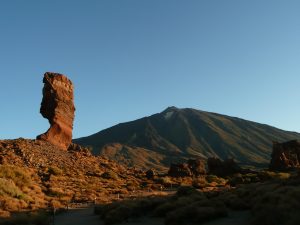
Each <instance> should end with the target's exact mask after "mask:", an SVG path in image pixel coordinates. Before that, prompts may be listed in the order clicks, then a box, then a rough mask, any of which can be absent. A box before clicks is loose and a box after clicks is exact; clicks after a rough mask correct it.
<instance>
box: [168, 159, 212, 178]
mask: <svg viewBox="0 0 300 225" xmlns="http://www.w3.org/2000/svg"><path fill="white" fill-rule="evenodd" d="M203 174H206V169H205V161H204V160H203V159H189V160H188V161H187V163H182V164H171V166H170V169H169V171H168V175H169V176H171V177H191V176H200V175H203Z"/></svg>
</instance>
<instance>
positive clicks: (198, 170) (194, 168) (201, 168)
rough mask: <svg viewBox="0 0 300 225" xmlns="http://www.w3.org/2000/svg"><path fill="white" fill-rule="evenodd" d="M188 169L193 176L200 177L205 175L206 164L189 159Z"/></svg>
mask: <svg viewBox="0 0 300 225" xmlns="http://www.w3.org/2000/svg"><path fill="white" fill-rule="evenodd" d="M187 164H188V167H189V168H190V170H191V172H192V174H193V175H195V176H200V175H204V174H206V168H205V167H206V162H205V160H203V159H200V158H199V159H189V160H188V162H187Z"/></svg>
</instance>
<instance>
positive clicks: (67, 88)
mask: <svg viewBox="0 0 300 225" xmlns="http://www.w3.org/2000/svg"><path fill="white" fill-rule="evenodd" d="M43 82H44V88H43V99H42V103H41V108H40V113H41V114H42V116H43V117H44V118H46V119H48V121H49V123H50V128H49V129H48V131H47V132H46V133H44V134H41V135H39V136H37V139H40V140H44V141H48V142H50V143H52V144H53V145H56V146H57V147H59V148H61V149H63V150H67V149H68V147H69V145H70V144H71V141H72V130H73V120H74V112H75V107H74V94H73V84H72V82H71V81H70V80H69V79H68V78H67V77H66V76H64V75H62V74H58V73H50V72H47V73H45V75H44V79H43Z"/></svg>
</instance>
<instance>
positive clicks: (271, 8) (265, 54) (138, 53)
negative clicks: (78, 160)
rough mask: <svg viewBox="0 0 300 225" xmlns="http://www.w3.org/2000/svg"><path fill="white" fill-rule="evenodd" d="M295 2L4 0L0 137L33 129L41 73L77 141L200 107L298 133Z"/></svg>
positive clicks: (299, 6)
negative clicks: (61, 85)
mask: <svg viewBox="0 0 300 225" xmlns="http://www.w3.org/2000/svg"><path fill="white" fill-rule="evenodd" d="M299 12H300V1H296V0H287V1H279V0H263V1H261V0H253V1H246V0H245V1H241V0H227V1H222V0H212V1H210V0H202V1H199V0H189V1H183V0H181V1H179V0H151V1H148V0H128V1H124V0H114V1H110V0H102V1H97V0H89V1H79V0H64V1H59V0H52V1H40V0H27V1H22V0H3V1H0V18H1V20H0V32H1V33H0V34H1V35H0V52H1V53H0V65H1V88H0V96H1V110H0V139H13V138H18V137H24V138H35V136H36V135H38V134H40V133H43V132H45V131H46V130H47V129H48V128H49V125H48V121H47V120H46V119H44V118H43V117H42V116H41V115H40V114H39V107H40V102H41V99H42V87H43V83H42V78H43V74H44V73H45V72H46V71H52V72H59V73H63V74H66V75H67V76H68V77H69V78H70V79H71V80H72V81H73V83H74V86H75V105H76V116H75V123H74V132H73V135H74V137H75V138H78V137H82V136H87V135H91V134H93V133H95V132H98V131H100V130H102V129H104V128H108V127H110V126H113V125H115V124H117V123H120V122H126V121H130V120H134V119H138V118H141V117H144V116H148V115H151V114H154V113H158V112H161V111H163V110H164V109H165V108H167V107H168V106H176V107H179V108H196V109H201V110H204V111H211V112H217V113H221V114H226V115H230V116H237V117H240V118H244V119H248V120H251V121H256V122H260V123H265V124H269V125H272V126H275V127H278V128H281V129H284V130H291V131H297V132H300V104H299V99H300V88H299V86H300V13H299Z"/></svg>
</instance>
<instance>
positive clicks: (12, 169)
mask: <svg viewBox="0 0 300 225" xmlns="http://www.w3.org/2000/svg"><path fill="white" fill-rule="evenodd" d="M0 178H5V179H10V180H12V181H13V182H14V183H15V184H16V185H17V186H19V187H23V186H28V185H30V184H31V182H32V179H31V174H30V172H29V171H28V170H24V169H23V168H20V167H17V166H9V165H0Z"/></svg>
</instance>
